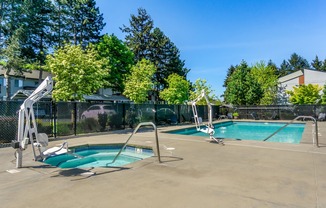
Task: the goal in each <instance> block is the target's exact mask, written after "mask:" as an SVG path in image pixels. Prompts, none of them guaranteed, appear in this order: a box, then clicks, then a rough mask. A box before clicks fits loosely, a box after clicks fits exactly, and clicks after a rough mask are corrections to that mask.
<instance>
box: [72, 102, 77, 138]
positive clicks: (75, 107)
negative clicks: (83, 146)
mask: <svg viewBox="0 0 326 208" xmlns="http://www.w3.org/2000/svg"><path fill="white" fill-rule="evenodd" d="M73 126H74V134H75V136H76V135H77V102H76V101H75V102H74V125H73Z"/></svg>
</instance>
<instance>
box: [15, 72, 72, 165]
mask: <svg viewBox="0 0 326 208" xmlns="http://www.w3.org/2000/svg"><path fill="white" fill-rule="evenodd" d="M52 89H53V81H52V78H51V77H50V76H48V77H47V78H46V79H45V80H44V81H43V82H42V83H41V84H40V85H39V86H38V87H37V88H36V89H35V90H34V92H33V93H32V94H31V95H30V96H29V97H28V98H26V99H25V101H24V103H23V104H22V105H21V106H20V109H19V113H18V134H17V140H13V141H12V147H13V148H14V149H16V168H21V167H22V160H23V151H24V150H26V149H27V146H28V144H29V143H31V144H32V145H31V146H32V150H33V154H34V160H36V161H37V160H43V159H45V158H46V157H47V156H50V155H53V154H62V153H65V152H67V150H68V144H67V142H64V143H63V144H62V145H61V146H60V147H53V148H50V149H47V146H48V140H49V139H48V136H47V135H46V134H44V133H38V131H37V124H36V120H35V115H34V109H33V104H34V103H36V102H37V101H39V100H40V99H41V98H43V97H44V96H46V95H48V94H49V93H50V92H51V91H52ZM36 149H38V151H39V153H37V151H36Z"/></svg>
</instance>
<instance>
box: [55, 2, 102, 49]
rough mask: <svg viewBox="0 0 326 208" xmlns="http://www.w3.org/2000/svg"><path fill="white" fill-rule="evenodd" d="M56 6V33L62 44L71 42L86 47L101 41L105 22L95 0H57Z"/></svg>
mask: <svg viewBox="0 0 326 208" xmlns="http://www.w3.org/2000/svg"><path fill="white" fill-rule="evenodd" d="M54 8H55V14H56V16H57V18H56V19H55V21H56V22H55V27H56V28H57V31H55V33H56V39H57V40H58V41H59V43H60V45H61V44H62V43H63V42H70V43H73V44H74V45H79V44H81V45H82V46H83V47H84V48H85V47H86V46H87V45H88V44H89V43H95V42H97V41H99V39H100V38H101V36H100V32H101V30H102V29H103V28H104V26H105V23H103V14H100V11H99V8H98V7H96V1H95V0H55V1H54Z"/></svg>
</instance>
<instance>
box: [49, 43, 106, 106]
mask: <svg viewBox="0 0 326 208" xmlns="http://www.w3.org/2000/svg"><path fill="white" fill-rule="evenodd" d="M103 64H104V61H103V60H98V55H97V53H96V52H95V50H94V49H93V48H91V47H88V48H87V49H85V50H83V49H82V46H81V45H77V46H75V45H66V46H64V47H62V48H59V49H58V50H56V51H55V52H54V54H53V55H48V56H47V60H46V68H47V69H48V70H49V71H51V73H52V75H53V79H54V81H55V83H56V84H55V87H54V90H53V93H52V96H53V98H54V99H55V100H63V101H68V100H84V98H83V95H90V94H93V93H95V92H96V91H97V90H98V89H100V88H101V87H103V85H104V84H105V81H104V80H103V77H104V76H105V74H106V71H105V70H104V69H103Z"/></svg>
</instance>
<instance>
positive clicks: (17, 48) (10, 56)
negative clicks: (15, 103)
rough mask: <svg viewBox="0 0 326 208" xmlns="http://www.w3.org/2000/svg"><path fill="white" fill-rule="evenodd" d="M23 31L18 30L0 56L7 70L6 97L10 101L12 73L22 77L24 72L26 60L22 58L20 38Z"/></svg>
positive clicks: (0, 60) (1, 63) (1, 62)
mask: <svg viewBox="0 0 326 208" xmlns="http://www.w3.org/2000/svg"><path fill="white" fill-rule="evenodd" d="M21 34H22V29H21V28H18V29H17V30H15V33H14V34H13V35H12V36H11V37H10V38H9V40H8V41H7V43H6V48H4V49H3V50H2V53H1V54H0V65H2V67H3V68H4V69H5V73H4V77H5V80H6V83H7V84H6V97H7V100H9V99H10V96H11V94H10V92H11V89H10V87H11V81H10V80H11V79H10V73H11V72H12V71H13V72H14V74H15V75H22V73H23V71H24V65H25V63H26V61H25V59H23V58H21V57H22V56H21V51H22V48H21V44H20V41H19V40H20V37H21Z"/></svg>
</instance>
